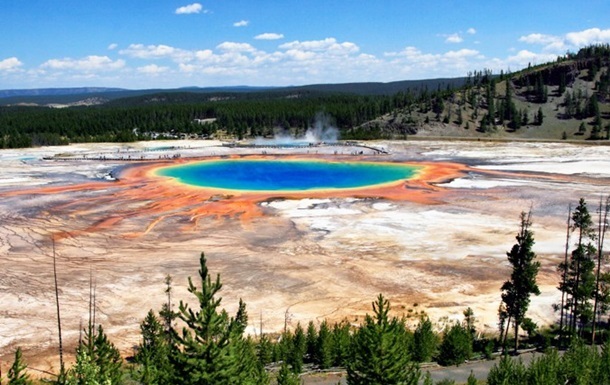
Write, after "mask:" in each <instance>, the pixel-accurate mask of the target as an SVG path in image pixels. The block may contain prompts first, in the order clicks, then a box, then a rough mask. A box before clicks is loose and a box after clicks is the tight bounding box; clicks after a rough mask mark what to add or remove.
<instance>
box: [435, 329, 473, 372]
mask: <svg viewBox="0 0 610 385" xmlns="http://www.w3.org/2000/svg"><path fill="white" fill-rule="evenodd" d="M470 356H472V335H471V334H470V332H469V331H468V330H466V328H465V327H463V326H462V325H460V324H459V323H457V322H456V323H455V324H453V326H452V327H451V328H450V329H449V331H448V332H447V333H446V334H445V336H444V337H443V342H441V345H440V347H439V354H438V363H439V364H440V365H443V366H449V365H459V364H461V363H463V362H464V361H466V360H468V359H470Z"/></svg>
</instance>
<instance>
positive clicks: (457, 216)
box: [0, 141, 610, 372]
mask: <svg viewBox="0 0 610 385" xmlns="http://www.w3.org/2000/svg"><path fill="white" fill-rule="evenodd" d="M367 146H369V147H370V149H367V148H364V147H358V148H349V147H347V146H346V147H330V146H329V147H315V148H270V149H258V148H229V147H226V146H222V144H221V143H219V142H213V141H182V142H167V143H164V142H148V143H135V144H130V145H120V144H119V145H116V144H87V145H72V146H66V147H47V148H36V149H27V150H19V151H16V150H1V151H0V164H1V165H2V167H1V168H0V198H1V199H0V218H1V221H0V271H1V272H2V273H1V274H0V288H1V289H0V303H1V304H2V307H1V308H0V313H1V314H0V360H1V361H2V364H1V365H2V368H1V369H2V370H3V371H4V372H6V370H7V367H6V365H7V364H6V363H7V362H12V354H13V352H14V349H15V348H16V347H17V346H21V347H22V348H23V349H24V356H25V359H26V360H27V362H28V363H29V364H30V366H31V367H33V368H40V369H52V370H57V369H58V358H57V344H58V341H57V333H56V322H57V321H56V313H55V312H56V308H55V296H54V291H53V274H52V272H53V265H52V262H53V258H52V256H53V243H52V240H53V239H54V240H55V254H56V257H57V268H58V286H59V301H60V306H61V312H62V313H61V314H62V329H63V336H64V349H65V351H66V354H68V355H70V354H73V352H74V347H75V346H76V343H77V342H78V337H79V333H80V328H81V327H82V325H83V324H86V321H87V317H88V314H89V310H88V303H89V287H90V277H92V280H93V283H94V287H95V292H96V321H97V322H99V323H100V324H102V325H103V326H104V330H105V331H106V332H107V333H108V335H109V338H110V339H111V341H112V342H113V343H115V344H116V345H117V347H119V348H120V350H121V351H122V353H123V354H124V355H130V354H132V352H133V346H134V345H136V344H137V343H138V342H139V338H140V336H139V323H140V322H141V320H142V319H143V318H144V316H145V315H146V313H147V312H148V310H149V309H154V310H159V309H160V308H161V305H162V304H163V303H164V301H165V300H166V296H165V293H164V289H165V286H164V278H165V277H166V275H170V276H171V277H172V287H173V290H172V293H173V297H172V302H173V303H174V304H176V307H177V303H178V302H179V301H180V300H183V301H186V302H189V303H190V304H191V305H193V304H194V303H195V302H196V299H195V298H194V297H193V296H191V295H190V294H189V293H188V292H187V290H186V287H187V278H188V277H189V276H191V277H193V278H196V277H197V270H198V268H199V266H198V263H199V254H200V253H201V252H205V253H206V256H207V259H208V265H209V268H210V272H211V273H212V274H216V273H220V275H221V280H222V282H223V289H222V291H221V296H222V298H223V301H222V305H223V306H224V307H226V308H227V310H228V311H229V312H230V313H233V312H234V311H235V310H236V308H237V304H238V300H239V298H242V299H243V300H244V301H245V302H246V304H247V307H248V312H249V315H250V326H249V328H248V332H249V333H251V334H259V333H260V332H261V326H262V329H263V332H274V331H279V330H281V329H282V328H283V326H284V323H286V324H287V325H288V327H294V326H296V324H297V323H298V322H301V323H302V324H303V323H307V322H309V321H310V320H313V321H314V322H316V323H318V322H321V321H322V320H323V319H328V320H329V321H331V322H333V321H340V320H342V319H347V320H348V321H349V322H352V323H354V324H359V323H360V322H361V321H362V319H363V316H364V314H366V313H367V312H368V313H370V312H371V305H370V304H371V302H372V301H373V300H374V299H375V297H376V295H377V294H379V293H383V294H384V295H385V296H387V297H388V298H389V299H390V301H391V304H392V306H393V312H394V313H395V314H396V315H404V316H405V317H407V319H408V320H409V322H412V323H414V324H415V323H416V322H417V319H418V318H419V316H420V315H421V314H422V313H425V314H427V315H428V316H430V318H431V320H432V321H433V323H434V324H435V327H437V328H439V329H440V328H442V327H444V326H445V325H447V323H449V322H451V321H452V320H454V319H461V318H462V312H463V311H464V310H465V309H466V308H467V307H471V308H472V309H473V311H474V314H475V317H476V318H477V327H478V328H479V330H487V331H490V332H492V331H495V328H496V324H497V310H498V305H499V302H500V287H501V285H502V283H503V282H504V281H505V280H506V279H508V277H509V274H510V267H509V266H508V263H507V261H506V252H507V251H509V250H510V248H511V246H512V245H513V244H514V243H515V235H516V234H517V231H518V226H519V213H520V212H521V211H522V210H528V209H529V208H530V207H531V208H532V212H533V222H534V224H533V231H534V238H535V241H536V244H535V246H534V250H535V252H536V253H537V254H538V258H539V260H540V261H541V263H542V268H541V271H540V274H539V284H540V286H541V291H542V293H541V295H540V296H538V297H535V298H533V299H532V304H531V306H530V311H529V313H528V315H529V316H530V317H532V318H533V319H534V320H535V321H536V322H538V323H540V324H544V323H550V322H553V320H554V319H555V318H556V314H555V313H554V312H553V309H552V305H553V304H554V303H557V302H558V301H559V300H560V293H559V292H558V291H557V289H556V287H557V282H558V275H557V269H556V267H557V265H558V264H559V262H560V261H561V260H562V259H563V252H564V247H565V222H566V216H567V211H568V205H569V204H570V203H572V204H575V203H576V202H577V201H578V199H579V198H580V197H584V198H585V199H587V202H589V209H590V211H591V212H592V213H595V209H596V207H597V203H598V201H599V198H600V196H601V195H602V194H608V193H609V189H608V186H610V150H609V149H610V147H607V146H591V145H586V144H569V143H521V142H506V143H500V142H449V141H446V142H444V141H417V142H412V141H408V142H375V143H367ZM375 148H379V149H381V148H383V149H384V150H386V151H387V152H388V154H383V153H381V152H380V151H376V150H375ZM150 149H155V150H154V151H152V150H150ZM355 154H357V155H355ZM45 159H47V160H45ZM245 164H247V165H249V166H261V165H262V167H261V168H260V170H262V171H261V172H260V175H261V176H262V177H264V176H267V175H269V170H268V169H266V167H269V166H270V165H275V166H277V165H278V164H282V165H286V164H287V165H289V166H295V165H306V166H308V167H309V165H315V166H316V167H322V166H323V167H322V170H324V169H328V168H329V166H330V168H332V167H339V168H341V167H347V166H349V167H352V166H358V167H360V166H362V167H363V170H364V171H366V170H371V169H372V170H376V171H375V172H372V173H371V174H373V176H375V177H378V176H379V175H381V174H385V173H386V171H383V172H381V171H380V170H385V167H389V169H391V170H394V171H396V170H398V174H397V175H394V176H392V177H390V178H389V179H381V180H371V179H368V177H365V178H363V179H359V178H353V175H354V171H353V170H350V171H349V172H348V174H347V175H348V176H349V175H351V176H352V178H345V179H347V180H350V179H356V180H360V182H358V183H357V185H351V186H349V185H348V186H345V185H339V186H335V185H331V186H328V185H320V184H317V182H316V184H314V185H302V184H298V185H296V186H279V187H278V186H272V187H269V186H266V187H261V186H260V185H259V186H258V187H256V186H254V187H253V186H244V185H240V186H235V185H226V184H224V185H212V184H211V183H210V179H211V178H209V177H208V178H207V179H206V177H204V178H203V179H204V183H203V185H201V183H199V185H192V184H191V185H189V184H187V182H188V181H186V180H183V181H179V180H178V179H180V178H186V179H188V176H187V177H185V176H184V175H179V171H180V170H183V171H184V170H189V168H193V167H195V168H196V167H201V165H205V167H212V166H214V167H219V166H222V167H225V166H232V167H233V166H236V165H241V166H243V165H245ZM197 165H198V166H197ZM205 167H204V168H205ZM377 167H379V168H377ZM276 168H277V167H276ZM219 170H220V171H218V170H217V171H218V172H219V176H226V175H230V176H231V178H229V182H232V181H234V180H238V179H239V178H237V173H238V172H239V171H240V170H237V171H236V170H228V169H226V168H224V169H219ZM241 170H243V168H242V169H241ZM191 171H192V169H191ZM208 171H209V170H208ZM176 172H178V174H175V173H176ZM318 172H321V171H320V170H319V169H315V170H313V171H312V170H311V169H310V170H309V171H307V172H303V173H302V174H299V172H297V171H295V170H294V169H291V170H289V171H287V174H282V175H284V176H283V177H280V178H279V180H280V181H286V180H293V179H294V180H297V181H298V182H299V183H301V182H303V181H304V179H305V176H306V175H310V174H316V176H319V174H317V173H318ZM187 174H188V173H187ZM206 175H208V176H209V175H211V174H210V173H207V174H206ZM252 175H254V171H253V170H252V169H249V171H247V172H246V176H252ZM286 175H288V176H286ZM296 175H300V176H299V177H297V178H294V176H296ZM249 179H251V178H246V180H249ZM322 179H324V178H322ZM327 179H328V178H327ZM330 179H331V180H332V181H333V182H334V181H338V180H339V179H341V178H339V177H337V176H333V177H330ZM205 180H207V181H205ZM318 180H319V179H318ZM362 180H364V182H362ZM196 184H197V183H196Z"/></svg>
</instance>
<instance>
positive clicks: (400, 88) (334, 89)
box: [280, 77, 466, 95]
mask: <svg viewBox="0 0 610 385" xmlns="http://www.w3.org/2000/svg"><path fill="white" fill-rule="evenodd" d="M465 82H466V78H465V77H461V78H439V79H423V80H402V81H396V82H389V83H381V82H367V83H338V84H311V85H304V86H294V87H284V88H280V89H281V90H283V91H291V90H295V91H314V92H323V93H347V94H356V95H393V94H396V93H398V92H407V91H422V90H424V89H427V90H428V91H437V90H444V89H446V88H459V87H461V86H463V85H464V84H465Z"/></svg>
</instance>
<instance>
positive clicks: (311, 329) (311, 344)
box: [305, 321, 318, 362]
mask: <svg viewBox="0 0 610 385" xmlns="http://www.w3.org/2000/svg"><path fill="white" fill-rule="evenodd" d="M305 339H306V345H307V355H306V357H307V362H314V360H315V358H316V350H317V345H318V331H317V330H316V326H315V325H314V323H313V321H309V324H307V336H306V337H305Z"/></svg>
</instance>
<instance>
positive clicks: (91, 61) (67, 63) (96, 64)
mask: <svg viewBox="0 0 610 385" xmlns="http://www.w3.org/2000/svg"><path fill="white" fill-rule="evenodd" d="M123 67H125V61H124V60H121V59H119V60H115V61H113V60H112V59H110V58H109V57H108V56H97V55H91V56H87V57H84V58H82V59H71V58H64V59H51V60H47V61H46V62H45V63H43V64H42V65H41V68H44V69H50V70H69V71H79V72H96V71H113V70H117V69H121V68H123Z"/></svg>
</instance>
